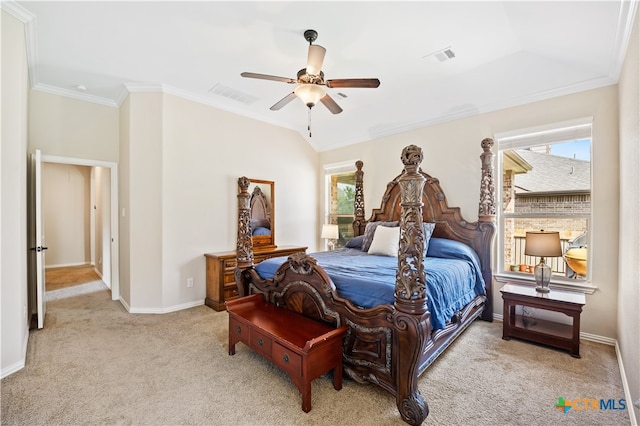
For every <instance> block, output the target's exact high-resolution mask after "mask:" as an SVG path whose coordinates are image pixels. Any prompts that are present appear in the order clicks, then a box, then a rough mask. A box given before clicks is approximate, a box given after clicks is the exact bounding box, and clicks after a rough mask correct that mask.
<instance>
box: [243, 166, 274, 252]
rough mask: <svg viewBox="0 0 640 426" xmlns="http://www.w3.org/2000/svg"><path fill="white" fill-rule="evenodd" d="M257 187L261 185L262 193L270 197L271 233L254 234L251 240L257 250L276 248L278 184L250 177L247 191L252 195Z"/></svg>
mask: <svg viewBox="0 0 640 426" xmlns="http://www.w3.org/2000/svg"><path fill="white" fill-rule="evenodd" d="M256 187H259V188H260V190H261V191H262V193H263V194H264V195H265V198H266V197H268V200H267V202H268V203H269V208H270V210H271V215H270V219H271V227H270V229H271V234H270V235H252V236H251V241H252V242H253V247H254V249H255V250H257V251H259V250H267V249H274V248H276V247H277V246H276V207H275V205H276V203H275V196H276V184H275V182H274V181H271V180H263V179H251V178H249V188H247V191H248V192H249V194H250V195H253V191H254V189H255V188H256Z"/></svg>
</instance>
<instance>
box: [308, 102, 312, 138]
mask: <svg viewBox="0 0 640 426" xmlns="http://www.w3.org/2000/svg"><path fill="white" fill-rule="evenodd" d="M307 130H308V131H309V137H311V108H309V119H308V121H307Z"/></svg>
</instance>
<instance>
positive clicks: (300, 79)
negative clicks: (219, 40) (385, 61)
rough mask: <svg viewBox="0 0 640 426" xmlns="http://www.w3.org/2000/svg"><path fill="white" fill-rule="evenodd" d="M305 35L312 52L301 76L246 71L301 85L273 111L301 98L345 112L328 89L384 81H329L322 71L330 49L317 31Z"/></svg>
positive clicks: (309, 104)
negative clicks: (323, 43) (320, 39)
mask: <svg viewBox="0 0 640 426" xmlns="http://www.w3.org/2000/svg"><path fill="white" fill-rule="evenodd" d="M304 38H305V40H307V41H308V42H309V54H308V56H307V67H306V68H303V69H301V70H300V71H298V75H297V77H296V78H295V79H294V78H287V77H278V76H275V75H267V74H257V73H253V72H243V73H242V74H240V75H241V76H242V77H248V78H258V79H262V80H273V81H281V82H284V83H288V84H297V87H296V88H295V90H294V91H293V92H291V93H289V94H288V95H287V96H285V97H284V98H282V99H280V100H279V101H278V102H276V103H275V104H274V105H273V106H272V107H271V108H270V109H271V110H272V111H276V110H279V109H280V108H282V107H283V106H285V105H286V104H288V103H289V102H291V101H292V100H293V99H294V98H296V97H299V98H300V99H302V101H303V102H304V104H305V105H306V106H307V107H308V108H309V110H311V108H313V107H314V106H315V105H316V104H317V103H318V101H319V102H321V103H322V104H323V105H324V106H325V107H327V109H328V110H329V111H331V112H332V113H333V114H339V113H341V112H342V108H340V105H338V104H337V103H336V101H334V100H333V98H332V97H331V96H329V94H328V93H327V90H326V88H327V87H328V88H343V87H364V88H376V87H378V86H380V80H378V79H377V78H341V79H332V80H325V79H324V73H323V72H322V62H323V60H324V55H325V53H326V49H325V48H324V47H322V46H320V45H317V44H313V42H314V41H315V40H316V39H317V38H318V32H317V31H315V30H306V31H305V32H304Z"/></svg>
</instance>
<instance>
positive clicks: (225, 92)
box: [209, 83, 258, 105]
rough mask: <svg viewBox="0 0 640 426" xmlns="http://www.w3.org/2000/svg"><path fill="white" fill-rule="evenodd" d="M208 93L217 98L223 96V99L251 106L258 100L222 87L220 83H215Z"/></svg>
mask: <svg viewBox="0 0 640 426" xmlns="http://www.w3.org/2000/svg"><path fill="white" fill-rule="evenodd" d="M209 93H213V94H214V95H218V96H224V97H225V98H229V99H233V100H234V101H238V102H241V103H243V104H245V105H251V104H252V103H254V102H255V101H257V100H258V98H256V97H255V96H253V95H249V94H247V93H243V92H241V91H239V90H236V89H233V88H231V87H227V86H223V85H222V84H220V83H217V84H216V85H215V86H213V87H212V88H211V89H209Z"/></svg>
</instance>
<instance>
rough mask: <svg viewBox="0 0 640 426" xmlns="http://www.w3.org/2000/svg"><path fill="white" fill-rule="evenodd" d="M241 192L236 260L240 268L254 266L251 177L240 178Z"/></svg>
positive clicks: (239, 197)
mask: <svg viewBox="0 0 640 426" xmlns="http://www.w3.org/2000/svg"><path fill="white" fill-rule="evenodd" d="M238 186H239V187H240V193H239V194H238V241H237V245H236V261H237V267H238V268H248V267H250V266H253V240H252V239H251V195H250V194H249V191H247V189H248V188H249V178H247V177H246V176H242V177H241V178H238Z"/></svg>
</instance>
